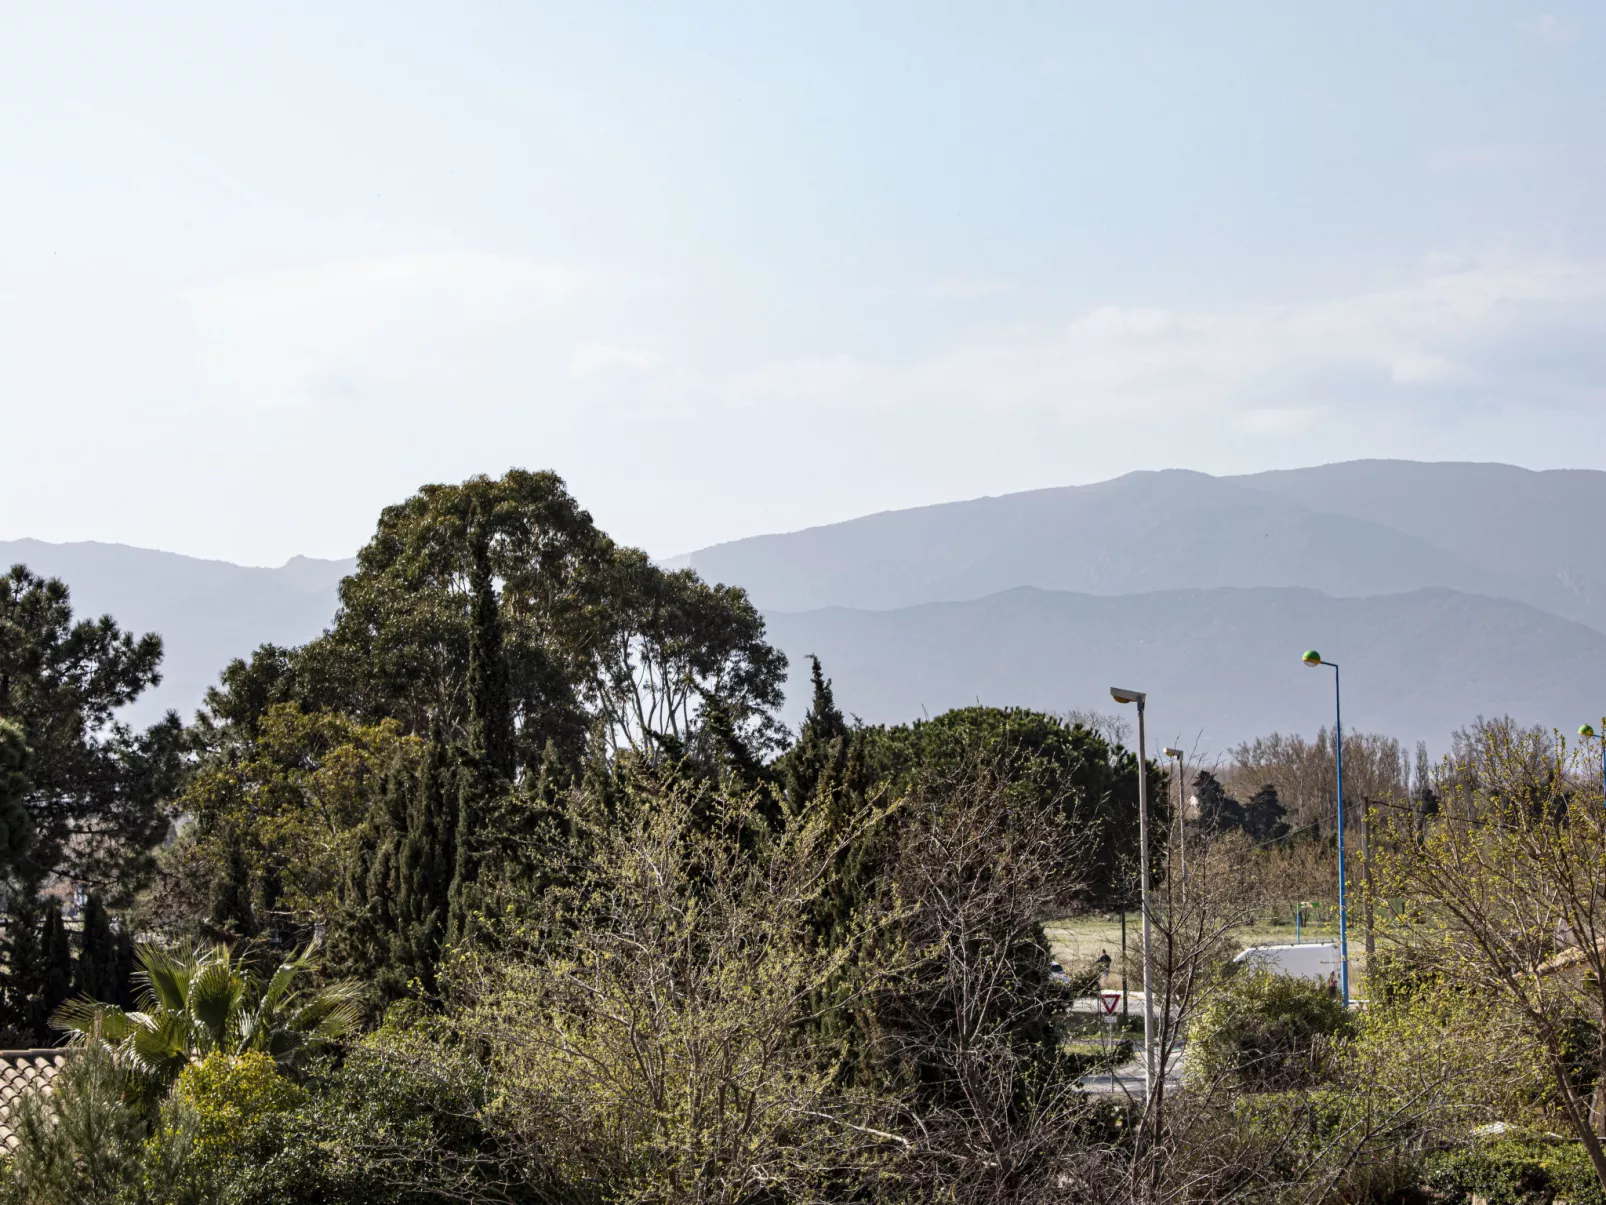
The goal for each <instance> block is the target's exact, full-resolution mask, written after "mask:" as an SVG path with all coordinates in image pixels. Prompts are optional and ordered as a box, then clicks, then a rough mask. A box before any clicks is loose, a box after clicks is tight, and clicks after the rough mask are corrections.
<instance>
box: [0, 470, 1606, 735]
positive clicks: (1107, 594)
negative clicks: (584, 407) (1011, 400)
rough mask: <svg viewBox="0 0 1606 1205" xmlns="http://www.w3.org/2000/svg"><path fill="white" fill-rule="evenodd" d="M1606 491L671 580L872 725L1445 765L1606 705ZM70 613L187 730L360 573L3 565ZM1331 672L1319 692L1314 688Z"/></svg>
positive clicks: (1442, 497) (957, 538) (316, 621)
mask: <svg viewBox="0 0 1606 1205" xmlns="http://www.w3.org/2000/svg"><path fill="white" fill-rule="evenodd" d="M1600 515H1606V473H1601V472H1594V471H1587V470H1560V471H1547V472H1533V471H1529V470H1526V469H1520V468H1515V467H1512V466H1508V465H1498V464H1459V463H1448V464H1423V463H1417V462H1411V461H1351V462H1346V463H1341V464H1332V465H1324V466H1320V467H1316V468H1305V469H1291V470H1284V471H1278V472H1271V473H1261V474H1255V475H1250V476H1239V477H1213V476H1210V475H1208V474H1204V473H1197V472H1187V471H1180V470H1168V471H1164V472H1144V473H1131V474H1127V475H1126V476H1123V477H1118V478H1115V479H1114V480H1110V481H1104V482H1099V483H1097V484H1093V485H1084V486H1070V487H1063V488H1058V489H1046V490H1034V491H1030V492H1025V493H1017V494H1007V495H1003V496H1001V497H992V498H979V499H974V500H971V501H965V502H952V503H946V504H942V505H938V506H927V507H919V508H914V509H909V510H900V511H890V512H885V513H881V514H875V515H868V516H865V517H863V518H859V519H853V520H850V521H848V522H844V523H836V524H831V525H827V526H822V527H815V528H809V529H807V530H803V531H798V532H791V533H785V534H776V535H764V536H756V537H752V538H750V539H744V540H737V541H733V542H730V543H725V544H719V545H715V546H713V547H711V548H705V549H701V550H699V551H696V552H692V553H690V554H687V555H685V556H681V557H676V558H673V559H672V560H671V561H669V562H667V563H668V564H671V565H676V566H682V565H683V566H690V567H692V568H695V569H696V570H697V571H698V572H699V573H701V574H702V575H703V576H704V577H705V578H708V579H710V580H716V581H723V582H729V583H732V584H736V585H741V586H744V587H746V588H747V590H748V591H749V593H750V594H751V596H752V597H753V599H754V601H755V603H757V605H758V606H759V607H760V608H761V609H763V610H764V612H765V614H766V618H767V620H768V622H769V627H770V632H771V635H772V638H773V639H774V640H775V642H776V643H777V644H779V645H780V647H781V648H783V649H784V650H785V651H786V652H787V653H788V654H789V656H790V657H791V659H792V664H793V674H792V681H791V684H790V686H789V691H788V702H787V717H788V719H791V720H794V721H795V720H796V719H797V718H798V717H799V716H800V714H801V711H802V708H803V707H804V706H805V705H806V703H807V688H806V684H807V672H808V671H807V660H806V657H807V655H808V654H811V653H812V654H817V655H818V656H820V657H821V659H822V661H823V663H824V665H825V668H826V672H827V673H828V674H829V675H830V676H831V677H832V678H833V679H834V680H835V683H836V691H837V696H838V699H839V701H840V702H841V704H842V705H843V706H844V708H845V709H847V710H849V711H851V712H853V713H855V714H857V715H859V716H861V717H862V718H864V719H865V720H868V721H896V720H904V719H909V718H913V717H915V716H918V715H920V714H922V713H923V712H924V713H930V714H935V713H937V712H939V711H941V710H945V709H946V708H948V707H952V706H957V705H962V704H965V703H971V702H977V701H980V702H985V703H995V704H1011V703H1013V704H1022V705H1027V706H1033V707H1040V708H1044V709H1047V710H1054V711H1063V710H1068V709H1071V708H1089V707H1094V708H1100V709H1103V710H1109V709H1110V708H1111V707H1112V706H1113V705H1112V704H1110V703H1109V701H1108V693H1107V688H1108V687H1109V686H1110V685H1123V686H1131V687H1135V688H1138V689H1145V690H1148V691H1149V692H1150V695H1151V698H1150V703H1149V717H1150V721H1151V727H1152V729H1153V731H1154V732H1156V733H1158V734H1160V736H1159V737H1157V738H1156V739H1162V738H1163V739H1165V740H1177V739H1180V740H1183V741H1185V742H1186V743H1188V744H1189V746H1190V747H1197V748H1199V749H1200V750H1201V751H1206V752H1209V751H1221V750H1224V749H1225V748H1227V747H1229V746H1230V745H1231V744H1232V743H1234V742H1236V741H1237V740H1240V739H1245V738H1247V737H1251V736H1253V735H1256V734H1258V733H1262V732H1267V731H1270V730H1272V729H1281V730H1283V731H1300V732H1306V733H1310V732H1314V730H1315V729H1316V728H1317V727H1319V726H1320V725H1321V724H1323V723H1327V722H1330V720H1331V715H1332V709H1331V704H1332V693H1331V683H1330V681H1329V680H1328V679H1327V678H1325V677H1323V678H1321V679H1317V678H1316V676H1315V675H1313V674H1312V673H1311V672H1310V671H1309V670H1307V669H1305V668H1304V667H1303V666H1301V665H1300V663H1299V654H1300V653H1301V652H1302V651H1303V650H1304V649H1305V648H1307V647H1311V646H1315V647H1318V648H1320V649H1321V650H1322V652H1323V653H1324V654H1325V655H1327V656H1328V657H1329V658H1330V659H1332V660H1335V661H1338V662H1340V663H1341V665H1342V666H1343V672H1344V675H1345V677H1344V684H1345V692H1344V702H1345V720H1346V725H1347V726H1354V727H1360V728H1366V729H1373V730H1381V731H1387V732H1390V733H1392V734H1394V735H1397V736H1399V737H1401V738H1402V739H1405V740H1414V739H1418V738H1422V739H1427V740H1428V741H1429V742H1430V744H1434V745H1436V746H1440V747H1442V745H1443V743H1444V740H1445V738H1446V736H1447V734H1448V732H1449V731H1450V730H1451V729H1452V728H1454V727H1456V726H1458V725H1460V724H1463V723H1466V722H1468V721H1470V720H1472V719H1473V718H1474V717H1475V716H1477V715H1478V714H1480V713H1482V714H1497V713H1506V712H1509V713H1511V714H1513V715H1515V716H1517V717H1518V718H1519V719H1522V720H1524V721H1526V722H1537V723H1543V724H1547V725H1559V726H1565V727H1568V728H1571V727H1573V726H1576V724H1577V723H1578V722H1579V721H1580V719H1587V718H1590V717H1591V716H1593V717H1594V718H1595V719H1599V717H1600V714H1601V711H1602V710H1603V708H1606V527H1603V526H1602V525H1601V524H1599V523H1598V522H1596V520H1595V517H1596V516H1600ZM19 560H20V561H23V562H26V563H27V564H29V565H30V566H31V567H32V568H34V569H35V570H37V571H39V572H42V573H48V574H51V575H54V576H59V577H62V578H63V579H64V580H66V581H67V582H68V584H69V585H70V586H71V587H72V589H73V595H74V599H75V603H76V605H77V607H78V609H79V611H80V612H81V613H95V614H99V613H101V612H103V611H107V612H110V613H111V614H113V615H114V616H116V618H117V619H118V621H119V622H120V623H122V624H123V625H124V626H125V627H130V628H134V629H137V630H139V631H145V630H155V631H159V632H162V633H163V635H164V636H165V638H166V640H167V645H168V659H167V677H166V680H165V681H164V682H163V684H162V686H161V687H160V688H159V689H158V690H157V691H156V692H153V694H152V696H151V697H150V698H149V699H148V700H141V701H140V703H138V704H136V705H135V706H136V710H137V712H138V713H139V714H138V715H136V716H135V717H133V718H146V717H149V716H151V715H153V714H154V713H156V712H159V711H160V710H161V709H162V708H164V707H169V706H171V707H177V708H179V710H181V711H188V710H190V709H192V708H193V707H194V706H195V705H196V704H197V703H198V702H199V699H200V697H201V694H202V693H203V692H204V689H205V687H206V685H208V684H209V683H210V682H212V681H213V680H215V678H216V674H217V671H218V670H219V669H220V668H221V667H222V665H223V664H224V663H225V662H226V661H227V659H228V658H229V657H232V656H239V655H241V654H243V653H245V652H248V651H249V650H250V649H251V648H252V647H254V646H255V645H256V644H259V643H261V642H263V641H269V640H271V641H274V642H276V643H281V644H286V643H299V642H301V641H304V640H306V639H309V638H310V637H312V636H315V635H316V634H317V633H318V632H319V631H320V630H321V629H322V628H323V627H324V626H325V625H326V624H327V623H328V621H329V619H330V617H331V616H332V615H333V613H334V608H335V589H336V585H337V583H338V581H339V579H340V577H341V576H342V575H344V574H345V573H346V572H349V571H350V568H351V565H352V562H350V561H315V560H310V559H308V558H301V557H298V558H294V559H292V560H291V561H290V562H289V563H287V564H286V565H284V566H282V567H280V568H278V569H250V568H243V567H240V566H236V565H229V564H226V563H223V562H217V561H201V560H196V559H193V558H189V557H181V556H176V555H173V554H170V553H158V552H150V551H146V550H142V549H132V548H126V547H121V546H117V545H106V544H67V545H53V544H44V543H40V542H38V541H29V540H23V541H16V542H12V543H4V542H0V563H10V562H14V561H19ZM1323 672H1324V674H1325V671H1323Z"/></svg>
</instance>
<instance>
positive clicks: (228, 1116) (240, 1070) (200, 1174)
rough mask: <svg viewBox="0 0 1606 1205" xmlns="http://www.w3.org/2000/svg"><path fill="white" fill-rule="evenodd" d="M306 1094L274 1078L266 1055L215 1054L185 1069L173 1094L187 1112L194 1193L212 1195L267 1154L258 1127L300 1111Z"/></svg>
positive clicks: (188, 1177) (276, 1073)
mask: <svg viewBox="0 0 1606 1205" xmlns="http://www.w3.org/2000/svg"><path fill="white" fill-rule="evenodd" d="M305 1097H306V1092H305V1091H304V1090H303V1089H302V1088H300V1087H298V1086H297V1085H296V1084H294V1083H292V1082H290V1081H289V1080H288V1079H286V1078H285V1077H284V1076H283V1075H281V1074H280V1073H279V1069H278V1067H277V1066H276V1065H275V1064H274V1061H273V1059H271V1058H269V1057H268V1056H267V1055H265V1054H259V1053H254V1052H253V1053H249V1054H241V1055H231V1054H226V1053H224V1052H222V1051H214V1052H213V1053H211V1054H209V1055H207V1056H206V1058H204V1059H202V1060H201V1061H200V1062H198V1063H191V1064H190V1065H189V1066H187V1067H185V1068H184V1070H183V1072H182V1073H180V1075H179V1077H178V1082H177V1083H176V1084H175V1085H174V1088H173V1100H174V1102H175V1103H176V1104H177V1106H178V1107H180V1108H184V1107H185V1106H187V1107H188V1110H187V1111H188V1112H189V1114H190V1118H189V1121H188V1124H189V1126H190V1131H191V1134H192V1135H193V1137H192V1142H191V1150H190V1160H189V1167H188V1168H187V1169H186V1176H185V1179H186V1181H187V1182H188V1183H190V1184H191V1185H192V1186H193V1187H194V1188H195V1189H196V1190H197V1191H198V1192H201V1193H203V1194H205V1193H214V1194H215V1193H217V1192H220V1191H221V1190H222V1187H223V1186H224V1185H226V1184H229V1183H230V1182H232V1181H234V1180H237V1179H238V1177H239V1176H240V1174H241V1173H242V1172H243V1171H244V1170H246V1169H247V1168H248V1167H249V1166H251V1165H252V1164H254V1163H256V1162H257V1161H259V1160H260V1159H261V1158H262V1157H263V1156H265V1155H267V1154H269V1153H270V1152H269V1151H267V1150H264V1149H263V1148H264V1146H265V1145H270V1146H271V1142H267V1143H265V1141H264V1137H265V1136H264V1135H263V1133H262V1128H263V1127H262V1125H261V1123H262V1121H263V1120H264V1119H265V1118H267V1117H270V1116H272V1115H274V1114H279V1113H285V1112H288V1111H289V1110H291V1109H294V1108H296V1107H297V1106H298V1105H300V1104H301V1103H302V1102H303V1100H304V1099H305Z"/></svg>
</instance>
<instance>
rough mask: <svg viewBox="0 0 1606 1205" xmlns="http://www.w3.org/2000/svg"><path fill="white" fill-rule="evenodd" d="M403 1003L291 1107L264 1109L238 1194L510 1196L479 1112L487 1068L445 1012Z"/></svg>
mask: <svg viewBox="0 0 1606 1205" xmlns="http://www.w3.org/2000/svg"><path fill="white" fill-rule="evenodd" d="M418 1011H419V1010H416V1009H415V1008H413V1007H411V1006H409V1005H407V1004H406V1003H403V1004H398V1005H395V1006H393V1007H392V1009H391V1012H390V1015H389V1017H388V1018H387V1021H386V1024H385V1025H384V1026H383V1027H382V1028H381V1029H379V1030H378V1031H377V1032H375V1033H372V1034H370V1035H368V1036H367V1037H366V1038H364V1039H363V1040H362V1041H360V1042H358V1043H357V1044H356V1045H354V1046H353V1047H351V1048H350V1049H349V1050H348V1051H347V1052H346V1057H345V1061H344V1062H343V1063H342V1064H341V1065H340V1066H339V1067H327V1066H326V1067H323V1068H321V1069H319V1070H318V1071H317V1072H315V1073H314V1074H313V1075H312V1076H311V1077H310V1085H311V1089H312V1090H311V1091H309V1092H307V1093H306V1094H305V1095H304V1096H302V1098H301V1100H300V1103H299V1105H298V1106H297V1107H296V1108H295V1109H294V1110H293V1111H291V1112H285V1113H268V1114H265V1115H262V1116H261V1117H260V1118H259V1120H258V1122H257V1124H256V1125H255V1127H253V1129H252V1131H251V1132H250V1134H249V1136H248V1137H249V1139H250V1141H251V1143H252V1144H253V1145H254V1147H255V1148H256V1151H257V1154H256V1157H255V1162H254V1165H253V1166H251V1167H249V1168H246V1169H245V1170H244V1173H243V1174H242V1176H241V1178H240V1180H239V1182H238V1184H237V1185H236V1186H235V1188H234V1190H233V1191H234V1195H233V1197H232V1199H233V1200H236V1201H239V1202H240V1203H241V1205H313V1203H330V1205H333V1203H335V1202H338V1203H339V1205H412V1203H414V1202H426V1201H427V1202H437V1201H455V1200H464V1201H470V1200H513V1199H517V1194H516V1193H514V1192H511V1191H510V1190H509V1189H508V1188H507V1186H506V1184H505V1182H504V1180H503V1177H502V1168H501V1167H500V1165H499V1164H498V1162H497V1161H496V1159H495V1158H494V1144H493V1143H492V1142H491V1141H490V1140H489V1139H488V1138H487V1135H486V1133H485V1129H484V1126H483V1124H482V1122H481V1112H482V1109H483V1107H484V1103H485V1089H486V1082H485V1075H484V1072H483V1070H482V1069H481V1067H480V1066H479V1064H478V1062H476V1060H475V1059H474V1058H473V1057H472V1055H471V1054H470V1053H469V1052H468V1051H466V1050H464V1049H463V1048H462V1047H461V1046H459V1045H457V1044H455V1043H454V1042H452V1041H451V1040H450V1037H449V1035H447V1034H445V1033H444V1032H442V1030H441V1027H440V1026H439V1024H438V1023H436V1022H433V1021H430V1020H427V1019H425V1018H423V1017H420V1016H417V1015H415V1014H416V1013H417V1012H418Z"/></svg>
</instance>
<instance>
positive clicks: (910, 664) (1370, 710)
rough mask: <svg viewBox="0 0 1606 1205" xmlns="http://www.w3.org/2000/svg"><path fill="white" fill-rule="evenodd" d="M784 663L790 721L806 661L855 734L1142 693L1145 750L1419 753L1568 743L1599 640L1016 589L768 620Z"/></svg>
mask: <svg viewBox="0 0 1606 1205" xmlns="http://www.w3.org/2000/svg"><path fill="white" fill-rule="evenodd" d="M769 623H770V633H771V637H772V639H774V640H775V641H776V642H777V643H778V644H779V645H780V646H781V647H782V648H783V649H785V650H786V652H787V653H788V654H789V655H790V656H791V658H792V683H791V686H790V688H789V690H788V719H790V720H792V721H794V722H795V721H796V720H797V719H798V718H799V716H800V715H801V714H802V709H803V708H804V707H805V706H806V705H807V700H808V690H807V669H808V667H807V661H806V659H805V658H806V655H807V654H809V653H815V654H817V655H818V656H819V657H820V658H821V660H822V661H823V663H824V665H825V669H826V672H827V673H828V674H829V675H830V676H831V677H832V678H833V679H834V680H835V683H836V696H837V701H838V702H839V703H840V704H841V705H842V707H843V708H844V709H845V710H847V711H850V712H854V713H857V714H858V715H860V716H861V717H863V718H864V719H866V720H871V721H901V720H907V719H909V718H911V717H915V716H919V715H920V714H922V713H929V714H932V715H935V714H937V713H939V712H941V711H944V710H946V709H948V708H951V707H957V706H962V705H965V704H969V703H974V702H978V701H979V702H982V703H990V704H1018V705H1023V706H1029V707H1038V708H1043V709H1045V710H1050V711H1064V710H1067V709H1070V708H1073V707H1094V708H1097V709H1099V710H1105V711H1108V710H1112V709H1113V708H1114V704H1112V703H1111V702H1110V699H1109V694H1108V688H1109V687H1110V686H1112V685H1114V686H1129V687H1132V688H1134V689H1138V690H1147V691H1149V692H1150V695H1151V698H1150V711H1149V715H1150V719H1151V721H1152V723H1151V729H1150V730H1151V733H1152V734H1153V739H1154V740H1155V741H1156V742H1157V743H1158V742H1159V741H1161V740H1164V741H1172V740H1176V739H1178V738H1181V739H1182V740H1183V742H1184V743H1185V744H1186V745H1188V746H1190V747H1191V746H1192V745H1193V744H1194V742H1195V740H1196V739H1198V740H1199V741H1200V742H1201V746H1202V747H1203V748H1205V749H1210V750H1215V751H1220V750H1222V749H1224V748H1226V747H1227V746H1228V745H1230V744H1231V743H1233V742H1235V741H1237V740H1239V739H1243V738H1246V737H1250V736H1254V735H1256V734H1258V733H1263V732H1269V731H1272V730H1273V729H1281V730H1283V731H1285V732H1286V731H1300V732H1305V733H1313V732H1315V730H1316V729H1317V728H1318V727H1320V726H1321V725H1322V724H1324V723H1328V724H1330V723H1331V722H1332V702H1333V685H1332V676H1331V672H1330V671H1325V670H1324V671H1321V672H1319V673H1318V672H1317V671H1313V670H1311V669H1308V668H1307V667H1305V666H1304V665H1303V664H1301V662H1300V660H1299V657H1300V654H1301V653H1302V652H1303V651H1304V650H1305V649H1307V648H1310V647H1312V646H1314V647H1316V648H1318V649H1320V650H1321V651H1322V652H1323V653H1325V654H1327V655H1328V656H1330V657H1332V658H1333V659H1334V660H1336V661H1338V662H1339V663H1340V664H1341V665H1342V667H1343V673H1344V705H1345V722H1346V724H1350V725H1354V726H1357V727H1359V728H1365V729H1373V730H1382V731H1386V732H1390V733H1392V734H1394V735H1396V736H1398V737H1400V738H1401V739H1411V740H1414V739H1417V738H1423V739H1427V740H1430V741H1431V742H1433V743H1434V744H1435V746H1437V747H1441V748H1442V746H1443V743H1444V739H1445V737H1446V736H1447V734H1448V733H1449V732H1450V731H1451V730H1452V729H1453V728H1455V727H1458V726H1459V725H1461V724H1464V723H1467V722H1468V721H1470V720H1471V719H1473V718H1474V717H1475V716H1476V715H1478V714H1479V713H1480V712H1481V713H1484V714H1491V715H1492V714H1501V713H1506V712H1510V713H1511V714H1513V715H1516V716H1518V717H1519V718H1521V719H1523V720H1526V721H1532V722H1539V723H1544V724H1550V725H1561V726H1564V727H1566V728H1567V729H1569V730H1570V729H1571V728H1573V727H1576V726H1577V725H1578V724H1579V723H1580V722H1581V721H1582V720H1584V719H1586V718H1591V717H1593V718H1594V719H1595V721H1596V722H1598V721H1599V717H1600V715H1601V713H1602V711H1603V710H1606V685H1602V684H1603V683H1606V634H1602V633H1600V632H1597V631H1595V630H1593V629H1591V628H1587V627H1584V626H1582V625H1580V624H1576V623H1571V622H1569V621H1567V620H1563V619H1560V618H1557V617H1556V616H1553V615H1549V614H1547V613H1545V612H1542V611H1539V610H1537V609H1535V608H1532V607H1528V606H1525V605H1523V604H1521V603H1514V602H1507V601H1503V600H1498V599H1490V598H1480V597H1477V596H1473V595H1467V594H1459V593H1456V592H1453V591H1448V590H1424V591H1415V592H1411V593H1405V594H1393V595H1383V596H1379V597H1375V598H1330V597H1326V596H1324V595H1321V594H1318V593H1316V592H1314V591H1310V590H1294V589H1264V588H1261V589H1217V590H1186V591H1174V592H1162V593H1152V594H1140V595H1131V596H1125V597H1115V598H1112V597H1098V596H1092V595H1085V594H1069V593H1058V592H1049V591H1043V590H1035V589H1018V590H1011V591H1008V592H1005V593H1001V594H997V595H993V596H990V597H988V598H984V599H978V600H972V601H969V602H962V603H933V604H926V605H923V606H918V607H911V608H907V609H903V610H897V611H862V610H849V609H846V608H829V609H826V610H820V611H812V612H806V613H802V614H775V615H771V616H769Z"/></svg>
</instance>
